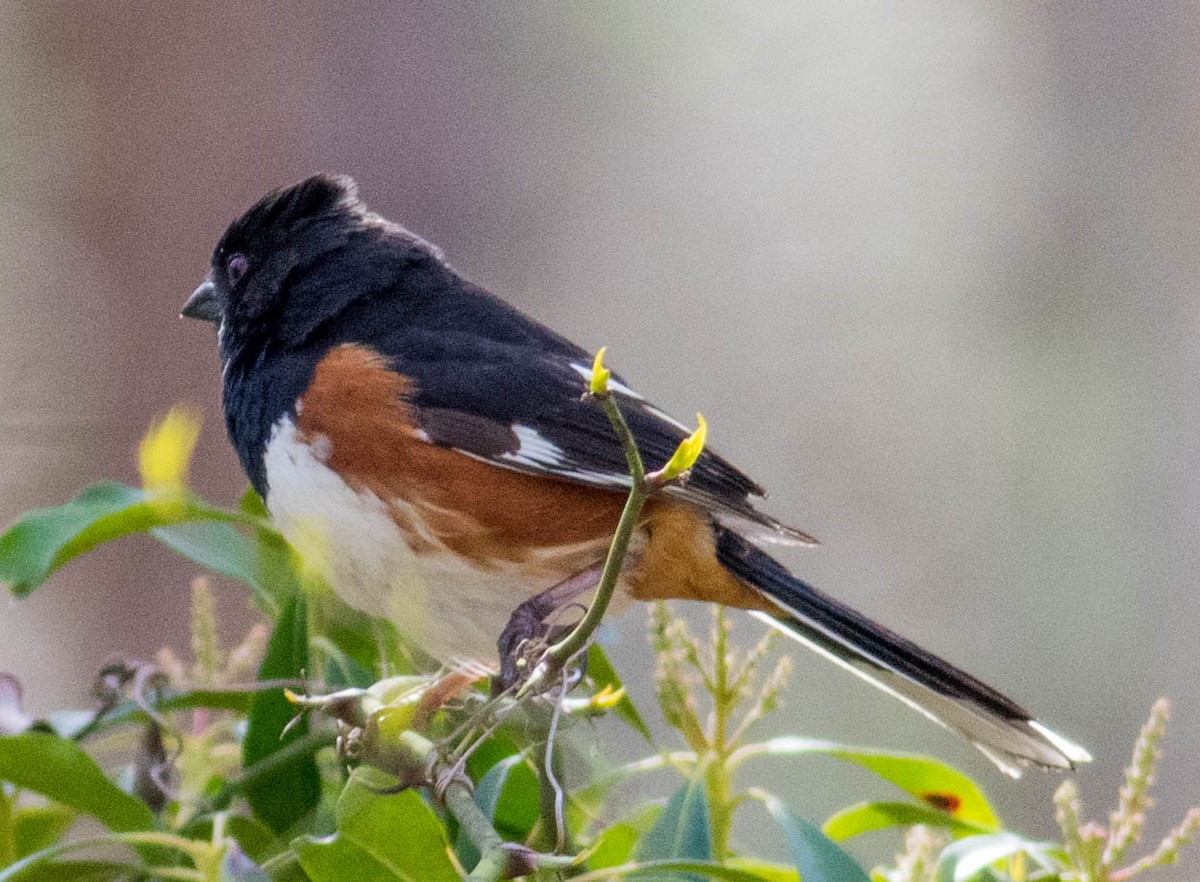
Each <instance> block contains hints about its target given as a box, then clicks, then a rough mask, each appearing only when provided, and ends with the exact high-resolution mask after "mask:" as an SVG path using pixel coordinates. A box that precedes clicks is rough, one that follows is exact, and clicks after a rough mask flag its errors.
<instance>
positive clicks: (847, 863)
mask: <svg viewBox="0 0 1200 882" xmlns="http://www.w3.org/2000/svg"><path fill="white" fill-rule="evenodd" d="M763 804H764V805H765V806H766V807H767V811H768V812H770V813H771V817H773V818H774V819H775V823H777V824H778V825H779V827H780V829H782V830H783V833H784V836H786V837H787V842H788V847H789V848H790V849H791V852H792V861H793V862H794V863H795V864H796V869H797V871H799V873H800V878H802V879H803V880H804V882H870V877H868V876H867V873H866V871H865V870H863V868H862V867H860V866H859V865H858V863H857V862H856V861H855V860H854V858H852V857H850V855H848V854H847V853H846V852H844V851H843V850H842V849H841V848H840V847H839V846H838V845H837V843H835V842H834V841H833V840H832V839H830V838H829V837H828V836H826V835H825V834H824V833H822V832H821V830H820V829H819V828H818V827H817V826H816V825H815V824H810V823H809V822H808V821H806V820H804V819H803V818H801V817H799V816H798V815H797V814H796V813H795V812H793V811H792V810H791V809H790V808H788V807H787V806H786V805H785V804H784V803H783V801H782V800H780V799H777V798H776V797H774V796H770V795H769V794H768V795H765V796H764V798H763Z"/></svg>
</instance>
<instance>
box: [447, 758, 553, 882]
mask: <svg viewBox="0 0 1200 882" xmlns="http://www.w3.org/2000/svg"><path fill="white" fill-rule="evenodd" d="M538 800H539V793H538V781H537V776H536V775H534V773H533V770H532V769H530V768H529V764H528V763H527V762H525V758H524V757H523V756H521V755H520V754H516V753H514V754H510V755H508V756H506V757H504V758H503V759H501V760H500V761H499V762H497V763H495V764H494V765H493V766H492V767H491V768H490V769H488V771H487V774H485V775H484V776H483V777H482V778H481V779H480V780H479V784H478V785H476V787H475V804H476V805H478V806H479V809H480V811H482V812H483V814H484V816H485V817H486V818H487V819H488V820H489V821H491V822H492V826H493V827H495V828H496V832H497V833H499V834H500V836H501V837H503V838H504V839H506V840H508V841H510V842H523V841H525V839H526V838H527V837H528V836H529V831H530V830H532V829H533V825H534V824H535V823H537V821H538V816H539V814H538ZM454 853H455V855H457V856H458V862H459V863H460V864H462V865H463V866H464V867H473V866H475V864H477V863H478V862H479V849H478V848H477V847H476V845H475V843H474V842H472V841H471V838H470V837H469V836H467V835H466V834H465V833H463V832H462V831H461V830H459V831H458V835H456V836H455V837H454Z"/></svg>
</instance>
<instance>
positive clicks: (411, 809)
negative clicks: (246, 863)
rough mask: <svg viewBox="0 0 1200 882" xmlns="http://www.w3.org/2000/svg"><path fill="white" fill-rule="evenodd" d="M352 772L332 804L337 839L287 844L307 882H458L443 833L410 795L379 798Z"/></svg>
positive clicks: (414, 794) (307, 838) (411, 792)
mask: <svg viewBox="0 0 1200 882" xmlns="http://www.w3.org/2000/svg"><path fill="white" fill-rule="evenodd" d="M363 778H364V775H363V774H361V773H360V772H356V773H355V774H354V775H353V777H351V779H350V783H349V784H348V785H346V789H345V790H344V791H343V792H342V795H341V798H340V799H339V800H338V805H337V811H336V817H337V833H336V834H334V835H333V836H325V837H320V838H318V837H313V836H305V837H302V838H300V839H297V840H296V841H294V842H293V843H292V847H293V849H295V851H296V853H297V854H298V856H299V858H300V864H301V866H303V867H304V871H305V872H306V873H308V875H309V877H310V878H311V879H312V880H313V882H341V880H345V879H354V880H356V882H377V880H378V882H394V880H402V882H458V880H459V875H458V872H457V871H456V870H455V869H454V864H453V863H452V862H451V861H450V857H449V854H448V843H447V841H446V835H445V828H444V827H443V826H442V823H441V822H440V821H439V820H438V818H437V816H436V815H435V814H434V813H433V810H432V809H430V808H429V806H428V805H426V804H425V802H424V801H423V800H422V799H421V797H420V795H419V794H418V793H417V792H416V791H415V790H405V791H403V792H402V793H397V794H394V795H388V796H380V795H379V794H377V793H374V792H373V791H372V790H371V788H370V787H369V786H367V784H365V783H364V781H363Z"/></svg>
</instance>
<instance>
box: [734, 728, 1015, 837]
mask: <svg viewBox="0 0 1200 882" xmlns="http://www.w3.org/2000/svg"><path fill="white" fill-rule="evenodd" d="M739 752H740V753H742V754H743V755H747V756H795V755H799V754H820V755H823V756H831V757H834V758H835V759H839V760H842V761H843V762H848V763H853V764H854V765H857V766H861V767H862V768H864V769H867V770H868V771H871V772H874V773H875V774H876V775H878V776H879V777H880V778H883V779H884V780H885V781H890V782H891V783H892V784H895V785H896V786H897V787H899V788H900V789H901V790H903V791H905V792H906V793H908V794H910V795H912V796H914V797H916V798H917V799H919V800H921V801H922V802H924V803H925V804H927V805H930V806H933V807H934V808H937V809H941V810H943V811H946V812H949V813H950V814H952V815H953V816H954V817H955V818H957V819H958V820H960V821H966V822H967V823H970V824H978V825H979V826H980V827H983V828H985V829H987V830H999V829H1000V820H999V818H997V817H996V813H995V812H994V811H993V810H992V807H991V805H990V804H989V803H988V801H987V798H986V797H985V796H984V795H983V792H982V791H981V790H980V789H979V788H978V787H977V786H976V784H975V782H974V781H972V780H971V779H970V778H968V777H967V776H966V775H964V774H963V773H962V772H960V771H958V770H957V769H955V768H952V767H951V766H948V765H946V764H945V763H943V762H939V761H938V760H935V759H933V758H931V757H927V756H920V755H916V754H906V753H893V752H889V751H883V750H869V749H865V748H860V747H846V746H845V745H841V744H835V743H833V742H830V741H820V740H817V739H813V738H799V737H794V736H784V737H782V738H773V739H771V740H770V741H765V742H762V743H761V744H753V745H748V746H746V747H745V748H742V750H741V751H739Z"/></svg>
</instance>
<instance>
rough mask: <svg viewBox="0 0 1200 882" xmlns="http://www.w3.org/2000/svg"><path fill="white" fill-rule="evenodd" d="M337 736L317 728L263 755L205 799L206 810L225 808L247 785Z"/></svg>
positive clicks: (326, 743)
mask: <svg viewBox="0 0 1200 882" xmlns="http://www.w3.org/2000/svg"><path fill="white" fill-rule="evenodd" d="M334 741H335V738H334V736H333V735H332V734H330V733H329V732H325V731H322V730H317V731H315V732H309V733H308V734H307V735H305V736H304V737H302V738H297V739H296V740H295V741H292V742H290V743H289V744H286V745H284V746H283V747H281V748H280V749H279V750H277V751H275V752H274V753H272V754H270V755H269V756H266V757H263V758H262V759H261V760H259V761H258V762H256V763H255V764H254V765H252V766H250V767H249V768H248V769H245V770H244V771H243V772H242V774H241V775H239V776H238V777H237V778H235V779H234V780H232V781H229V782H228V783H226V784H225V786H223V787H222V788H221V789H220V790H218V791H217V792H216V793H215V794H213V795H212V796H211V797H210V798H209V799H207V800H205V809H206V810H214V811H215V810H219V809H223V808H225V807H226V806H227V805H229V803H230V802H232V801H233V798H234V797H235V796H237V795H239V794H240V793H242V791H244V790H245V789H246V788H247V787H249V786H250V785H252V784H254V783H255V782H256V781H260V780H262V779H263V778H265V777H267V776H269V775H273V774H275V773H276V772H277V771H279V769H280V767H282V766H284V765H286V764H287V763H289V762H291V761H293V760H294V759H296V758H297V757H301V756H306V755H308V754H310V753H313V752H314V751H316V750H319V749H320V748H322V747H328V746H330V745H332V744H333V743H334Z"/></svg>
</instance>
